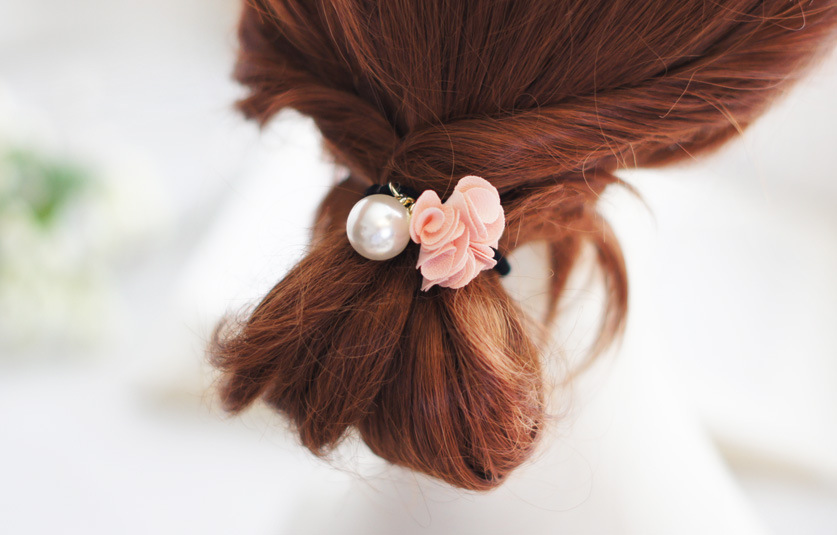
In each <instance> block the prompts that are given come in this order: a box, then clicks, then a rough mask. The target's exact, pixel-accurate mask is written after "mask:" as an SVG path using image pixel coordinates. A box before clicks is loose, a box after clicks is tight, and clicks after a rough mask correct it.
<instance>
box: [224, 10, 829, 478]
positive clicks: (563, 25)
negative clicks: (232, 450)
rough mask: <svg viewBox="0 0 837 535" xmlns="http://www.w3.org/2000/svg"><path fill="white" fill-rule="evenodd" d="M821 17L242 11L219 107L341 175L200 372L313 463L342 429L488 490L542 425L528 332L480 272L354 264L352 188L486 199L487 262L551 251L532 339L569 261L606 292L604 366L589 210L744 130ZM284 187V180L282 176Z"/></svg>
mask: <svg viewBox="0 0 837 535" xmlns="http://www.w3.org/2000/svg"><path fill="white" fill-rule="evenodd" d="M836 24H837V9H835V3H834V1H833V0H825V1H822V0H820V1H809V2H799V3H797V2H788V1H787V0H762V1H756V0H726V1H718V2H706V1H705V0H646V1H643V2H636V1H634V0H554V1H541V0H505V1H498V0H461V1H457V0H453V1H444V2H443V1H436V0H398V1H392V2H390V1H378V2H376V1H372V0H330V1H329V0H248V1H246V2H245V5H244V11H243V14H242V18H241V24H240V33H239V37H240V43H241V48H240V51H239V57H238V63H237V68H236V71H235V75H236V78H237V79H238V80H239V81H240V82H241V83H243V84H244V85H245V86H246V87H247V88H248V90H249V93H248V95H247V96H246V98H244V99H243V100H242V101H241V102H240V103H239V107H240V109H241V110H242V111H243V112H244V114H245V115H246V116H248V117H251V118H254V119H256V120H258V121H259V122H261V123H265V122H267V121H268V120H269V119H270V118H271V117H272V116H273V115H274V114H276V113H277V112H278V111H280V110H282V109H284V108H295V109H296V110H298V111H299V112H301V113H303V114H305V115H308V116H310V117H312V118H313V120H314V121H315V123H316V125H317V127H318V128H319V129H320V131H321V132H322V135H323V138H324V141H325V144H326V147H327V149H328V151H329V152H330V154H332V155H333V157H334V158H335V160H336V161H337V162H338V163H340V164H343V165H345V166H346V167H347V168H348V169H349V170H350V173H351V174H350V177H349V178H348V179H347V180H346V181H344V182H343V183H341V184H339V185H338V186H336V187H335V188H334V189H333V190H332V191H331V193H330V194H329V195H328V196H327V197H326V198H325V199H324V200H323V202H322V204H321V206H320V209H319V211H318V213H317V216H316V225H315V230H314V235H313V239H312V243H311V246H310V249H309V251H308V253H307V255H306V256H305V257H304V258H303V259H302V260H301V261H300V262H299V263H298V264H297V265H296V266H295V267H294V268H292V269H291V270H290V272H289V273H288V274H287V276H286V277H285V278H284V279H283V280H281V281H280V282H279V283H278V284H277V285H276V286H275V287H274V288H273V289H272V290H271V291H270V293H269V294H268V295H267V296H266V297H265V298H264V299H263V300H262V301H261V303H259V304H258V306H256V307H255V309H254V310H253V311H252V312H251V313H250V314H249V315H248V317H246V318H245V319H244V320H243V321H242V322H241V323H240V324H239V323H226V324H223V325H222V326H221V327H220V328H219V330H218V331H217V333H216V336H215V339H214V341H213V345H212V348H211V354H212V357H213V362H214V363H215V365H216V366H217V367H218V368H220V370H222V377H221V381H222V382H221V389H220V392H221V397H222V399H223V401H224V404H225V407H226V408H227V409H228V410H230V411H240V410H242V409H244V408H245V407H247V406H248V405H249V404H251V403H252V402H253V401H254V400H256V399H258V398H262V399H263V400H264V401H265V402H266V403H268V404H269V405H270V406H272V407H275V408H276V409H277V410H279V411H281V412H282V413H284V414H285V415H287V417H288V418H290V420H291V421H292V422H294V424H295V426H296V429H297V430H298V432H299V436H300V438H301V440H302V443H303V444H304V445H305V446H307V447H308V448H309V449H310V450H311V451H312V452H314V453H316V454H318V455H322V454H325V453H327V452H328V451H330V449H331V448H333V447H334V446H335V445H336V444H337V443H338V442H339V441H340V440H341V438H343V437H344V436H346V434H347V432H348V430H350V429H352V428H354V429H356V430H357V432H359V434H360V436H361V437H362V438H363V440H364V441H365V442H366V444H368V445H369V447H370V448H371V449H372V450H373V451H374V452H375V453H377V454H378V455H380V456H381V457H383V458H385V459H387V460H388V461H390V462H392V463H395V464H398V465H402V466H406V467H409V468H411V469H414V470H417V471H420V472H424V473H426V474H429V475H432V476H435V477H437V478H440V479H442V480H444V481H447V482H449V483H450V484H452V485H456V486H459V487H463V488H467V489H476V490H485V489H490V488H492V487H495V486H497V485H498V484H500V483H501V482H502V481H503V478H504V476H506V475H507V474H508V473H509V472H510V471H511V470H513V469H514V468H516V467H517V466H519V465H520V464H521V463H522V462H523V461H524V460H526V459H527V457H528V456H529V455H530V454H531V452H532V449H533V445H534V444H535V441H536V439H537V437H538V435H539V432H540V431H541V429H542V428H543V425H544V418H545V407H544V394H543V381H542V377H541V364H540V360H539V359H540V356H539V351H538V347H537V345H538V344H537V342H536V339H537V337H536V336H535V333H537V332H539V325H543V323H540V324H539V323H537V322H535V321H534V320H532V319H530V318H528V317H526V316H525V315H524V314H523V313H522V312H521V310H520V309H519V308H518V306H517V305H516V304H515V303H514V302H513V301H512V300H511V299H510V298H509V296H508V295H507V294H506V292H505V291H504V290H503V287H502V286H501V284H500V280H499V275H498V274H497V273H496V272H493V271H487V272H483V273H482V274H480V275H479V276H478V277H477V278H476V279H474V280H473V281H472V282H471V283H470V284H468V285H467V286H465V287H464V288H461V289H458V290H451V289H447V288H439V287H434V288H432V289H431V290H430V291H428V292H422V291H420V290H419V288H420V284H421V274H420V272H419V271H418V270H416V268H415V264H416V259H417V251H416V248H415V247H408V249H407V250H406V251H405V252H404V253H402V254H401V255H399V256H397V257H395V258H394V259H392V260H388V261H383V262H375V261H370V260H366V259H364V258H362V257H360V256H359V255H358V254H356V253H355V252H354V251H353V249H352V248H351V246H350V245H349V242H348V240H347V239H346V235H345V221H346V217H347V214H348V211H349V209H350V208H351V206H352V205H353V204H354V203H355V202H356V201H357V200H359V199H360V198H361V196H362V192H363V190H364V189H365V187H366V186H368V185H370V184H384V183H386V182H388V181H389V182H397V183H400V184H402V185H406V186H410V187H412V188H413V189H415V190H417V191H422V190H425V189H433V190H435V191H436V192H438V194H439V195H440V197H442V198H443V199H444V198H445V197H446V196H447V195H448V194H449V193H450V192H451V191H452V188H453V185H454V184H455V183H456V180H457V179H458V178H460V177H462V176H464V175H469V174H474V175H478V176H481V177H484V178H485V179H487V180H488V181H490V182H491V183H492V184H493V185H494V186H495V187H496V188H497V189H498V190H499V192H500V194H501V198H502V203H503V206H504V209H505V212H506V221H507V226H506V231H505V233H504V236H503V239H502V240H501V243H500V249H501V251H503V252H504V253H505V252H508V251H510V250H512V249H514V248H515V247H517V246H519V245H521V244H523V243H526V242H529V241H533V240H544V241H546V242H547V243H548V244H549V246H550V250H551V255H550V256H551V269H552V271H553V273H554V275H553V277H552V280H551V285H550V294H549V298H550V306H549V310H550V313H549V317H548V318H546V322H545V323H548V322H549V321H551V320H552V319H553V316H554V311H555V308H556V304H557V302H558V299H559V297H560V295H561V291H562V289H563V287H564V284H565V281H566V279H567V276H568V274H569V272H570V269H571V268H572V267H573V264H574V262H575V261H576V260H577V258H578V257H579V252H580V249H581V247H582V245H584V244H585V243H587V244H592V245H593V247H594V249H595V251H596V252H597V257H598V263H599V265H600V266H601V268H602V272H603V274H604V280H605V281H606V287H607V302H606V307H605V308H606V310H605V313H604V315H603V324H602V328H601V333H600V338H599V340H600V342H601V343H600V344H599V345H598V346H597V350H598V349H601V348H603V347H604V346H605V345H606V344H607V343H608V342H609V341H610V340H612V339H613V338H614V337H615V336H616V335H617V334H618V333H619V331H620V329H621V327H622V325H623V323H624V318H625V312H626V307H627V282H626V275H625V267H624V263H623V259H622V256H621V253H620V250H619V248H618V245H617V242H616V240H615V239H614V237H613V235H612V233H611V231H610V229H609V227H608V225H607V223H606V222H605V221H604V220H603V219H602V218H601V217H600V216H599V215H598V214H597V212H596V206H595V203H596V199H597V198H598V196H599V195H600V194H601V193H602V191H604V189H605V188H606V187H607V186H608V185H610V184H614V183H617V182H618V179H617V178H616V177H615V176H614V174H613V173H614V172H615V171H616V170H617V169H619V168H623V167H634V166H650V165H658V164H663V163H668V162H673V161H676V160H680V159H683V158H686V157H693V156H694V155H696V154H698V153H701V152H705V151H707V150H709V149H712V148H714V147H717V146H718V145H719V144H721V143H722V142H724V141H725V140H727V139H728V138H730V137H731V136H732V135H734V134H735V133H737V132H740V131H741V130H742V128H744V127H746V126H747V125H748V124H750V123H751V122H752V121H753V120H754V119H755V118H756V117H757V116H758V115H759V114H760V113H762V112H763V111H764V109H765V107H766V105H767V104H768V103H769V102H770V101H771V99H772V98H773V97H774V96H775V95H777V94H778V93H780V92H781V91H783V90H784V89H785V88H786V87H787V86H788V85H789V84H790V83H791V82H793V81H794V80H795V79H796V78H797V77H798V75H799V73H800V72H801V71H802V69H803V68H804V67H805V66H806V65H807V64H808V63H809V62H810V60H811V59H812V58H813V57H815V55H816V54H817V52H818V51H821V50H822V49H823V46H822V45H823V44H825V43H827V41H829V40H830V38H831V37H832V36H833V35H834V28H835V25H836ZM293 179H294V180H304V179H305V177H293Z"/></svg>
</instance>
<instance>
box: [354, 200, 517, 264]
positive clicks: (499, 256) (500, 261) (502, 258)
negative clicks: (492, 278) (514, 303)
mask: <svg viewBox="0 0 837 535" xmlns="http://www.w3.org/2000/svg"><path fill="white" fill-rule="evenodd" d="M396 188H397V189H398V191H400V192H401V193H402V194H404V195H406V196H407V197H412V198H413V199H417V198H418V195H419V194H418V192H417V191H416V190H414V189H413V188H410V187H408V186H396ZM369 195H389V196H390V197H392V196H393V195H392V191H391V190H390V189H389V184H373V185H371V186H369V187H368V188H366V191H365V192H364V193H363V196H364V197H368V196H369ZM491 250H492V251H494V260H495V261H496V262H497V264H495V265H494V271H496V272H497V273H499V274H500V276H501V277H505V276H506V275H508V274H509V273H511V264H509V261H508V260H506V257H505V256H503V255H502V254H500V251H499V250H497V249H495V248H493V247H492V248H491Z"/></svg>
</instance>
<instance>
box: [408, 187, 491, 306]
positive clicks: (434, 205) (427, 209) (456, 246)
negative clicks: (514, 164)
mask: <svg viewBox="0 0 837 535" xmlns="http://www.w3.org/2000/svg"><path fill="white" fill-rule="evenodd" d="M504 227H505V215H504V214H503V207H502V205H501V204H500V194H499V193H498V192H497V189H496V188H495V187H494V186H492V185H491V184H490V183H489V182H488V181H487V180H485V179H483V178H480V177H478V176H466V177H463V178H462V179H460V180H459V182H458V183H457V185H456V187H455V188H454V191H453V193H452V194H451V196H450V198H449V199H448V200H447V201H445V202H444V203H442V202H441V200H440V199H439V196H438V195H437V194H436V193H435V192H434V191H430V190H428V191H425V192H424V193H422V194H421V196H420V197H419V198H418V200H417V201H416V203H415V205H413V212H412V218H411V220H410V236H411V237H412V239H413V241H414V242H416V243H418V244H419V245H421V249H420V251H419V259H418V263H417V264H416V267H417V268H418V269H420V270H421V274H422V277H423V282H422V286H421V289H422V290H425V291H426V290H429V289H430V288H432V287H433V286H434V285H439V286H443V287H445V288H461V287H463V286H465V285H466V284H468V283H469V282H471V280H473V279H474V277H476V276H477V275H478V274H479V272H480V271H483V270H486V269H491V268H493V267H494V266H495V264H496V263H497V262H496V261H495V260H494V251H493V250H492V247H493V248H497V246H498V244H499V240H500V236H501V235H502V234H503V229H504Z"/></svg>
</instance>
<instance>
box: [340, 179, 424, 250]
mask: <svg viewBox="0 0 837 535" xmlns="http://www.w3.org/2000/svg"><path fill="white" fill-rule="evenodd" d="M346 234H347V235H348V236H349V243H351V244H352V247H353V248H354V250H355V251H357V252H358V254H360V255H361V256H363V257H365V258H368V259H370V260H388V259H390V258H393V257H394V256H398V254H400V253H401V251H403V250H404V249H405V248H406V247H407V244H408V243H409V242H410V213H409V212H408V211H407V209H406V208H405V207H404V206H403V205H402V204H401V203H400V202H398V200H397V199H396V198H395V197H390V196H389V195H369V196H367V197H364V198H363V199H361V200H359V201H358V202H357V204H355V205H354V206H353V207H352V211H351V212H349V218H348V219H347V220H346Z"/></svg>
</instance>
